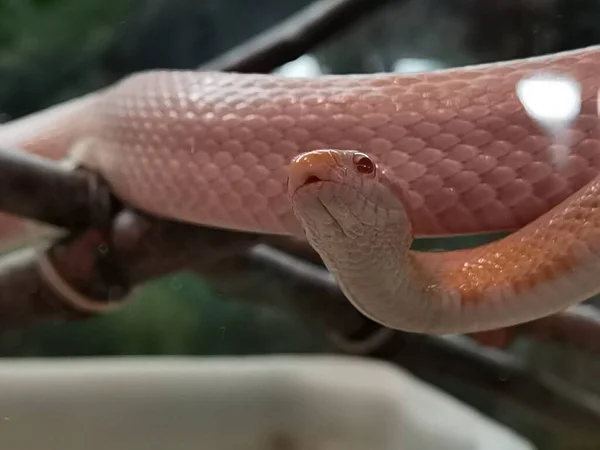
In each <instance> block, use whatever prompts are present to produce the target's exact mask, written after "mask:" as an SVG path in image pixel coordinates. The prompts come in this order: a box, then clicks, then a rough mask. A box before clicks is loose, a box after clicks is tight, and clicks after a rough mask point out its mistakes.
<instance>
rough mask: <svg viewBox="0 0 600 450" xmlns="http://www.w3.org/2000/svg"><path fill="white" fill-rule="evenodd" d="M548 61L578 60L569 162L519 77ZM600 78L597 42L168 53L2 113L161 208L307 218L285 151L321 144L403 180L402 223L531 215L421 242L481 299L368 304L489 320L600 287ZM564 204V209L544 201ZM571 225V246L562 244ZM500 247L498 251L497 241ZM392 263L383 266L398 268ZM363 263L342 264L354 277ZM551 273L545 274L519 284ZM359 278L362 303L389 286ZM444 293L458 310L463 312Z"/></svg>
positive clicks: (117, 187) (474, 321)
mask: <svg viewBox="0 0 600 450" xmlns="http://www.w3.org/2000/svg"><path fill="white" fill-rule="evenodd" d="M540 71H541V72H552V73H558V74H563V75H566V76H569V77H571V78H573V79H575V80H576V81H577V82H578V83H580V85H581V88H582V98H581V100H582V105H581V112H580V114H579V115H578V117H577V118H576V120H575V121H574V123H573V124H572V125H571V128H570V130H569V131H570V148H569V155H568V158H567V162H566V164H565V165H564V167H561V168H559V167H556V166H555V165H553V163H552V161H551V159H552V158H551V156H550V154H549V153H550V150H551V146H552V145H553V140H552V137H551V136H548V134H547V133H546V131H545V130H544V129H543V128H542V127H540V126H539V124H537V123H536V122H535V121H534V120H533V119H532V118H531V117H530V116H529V115H528V114H527V112H526V111H525V109H524V107H523V106H522V104H521V103H520V101H519V99H518V98H517V95H516V88H515V87H516V84H517V83H518V82H519V80H521V79H523V78H524V77H528V76H532V75H536V74H538V73H540ZM599 87H600V47H588V48H584V49H580V50H576V51H569V52H563V53H557V54H553V55H546V56H541V57H534V58H529V59H523V60H515V61H506V62H501V63H494V64H484V65H477V66H470V67H464V68H456V69H446V70H441V71H435V72H430V73H419V74H369V75H330V76H323V77H319V78H314V79H295V78H287V77H282V76H276V75H264V74H235V73H218V72H194V71H164V70H158V71H148V72H142V73H139V74H134V75H131V76H129V77H127V78H126V79H124V80H122V81H120V82H118V83H116V84H115V85H113V86H110V87H108V88H106V89H104V90H102V91H98V92H96V93H93V94H90V95H88V96H86V97H83V98H80V99H76V100H72V101H70V102H67V103H65V104H61V105H58V106H55V107H52V108H49V109H48V110H45V111H42V112H40V113H37V114H34V115H32V116H28V117H25V118H22V119H18V120H15V121H13V122H9V123H7V124H5V125H3V126H2V127H0V143H1V144H2V145H4V146H6V145H15V146H18V147H19V148H20V149H22V150H24V151H29V152H34V153H38V154H41V155H44V156H47V157H50V158H55V159H60V158H65V157H67V156H69V155H70V157H73V158H75V159H77V161H79V162H80V163H81V164H82V165H83V166H85V167H88V168H89V169H91V170H94V171H97V172H99V173H100V174H101V175H102V176H103V177H104V178H105V179H106V180H107V181H108V182H109V183H110V185H111V186H112V188H113V191H114V193H115V194H116V195H117V196H118V197H120V198H121V199H122V200H123V201H124V202H126V203H128V204H130V205H131V206H133V207H136V208H139V209H141V210H143V211H146V212H149V213H152V214H156V215H158V216H161V217H165V218H169V219H175V220H181V221H186V222H191V223H197V224H202V225H207V226H216V227H223V228H229V229H236V230H244V231H251V232H259V233H272V234H291V235H296V236H304V233H305V231H306V230H305V228H304V226H303V224H302V221H301V220H298V217H297V216H296V214H297V213H298V212H299V211H298V210H294V207H293V202H292V201H291V200H290V196H289V195H288V191H287V181H288V174H289V168H290V161H291V160H292V158H294V157H296V156H297V155H299V154H304V153H306V152H311V151H315V150H319V149H337V150H342V151H343V150H354V151H361V152H364V153H365V154H367V155H369V156H370V157H372V158H373V159H374V161H375V162H376V164H377V165H378V167H385V169H386V171H387V172H388V173H389V174H390V176H393V178H394V179H395V180H396V183H397V185H398V186H400V187H401V189H402V192H404V193H405V195H404V196H403V201H402V205H404V207H405V208H406V210H407V211H410V214H409V215H410V227H409V228H405V229H404V231H403V233H404V236H396V237H395V239H400V240H402V242H405V243H409V241H410V239H412V237H413V236H416V237H427V236H439V235H455V234H465V233H481V232H492V231H514V230H517V229H519V228H522V227H524V228H523V229H522V230H520V231H519V234H518V235H519V236H520V237H519V238H518V239H520V240H519V242H520V246H517V245H513V246H512V247H503V246H506V245H508V244H507V241H500V242H499V243H497V244H496V245H497V246H496V247H486V249H487V250H473V253H472V254H469V255H470V256H469V258H466V257H465V254H461V253H456V254H454V253H453V254H437V253H436V254H429V255H421V256H422V258H421V256H419V259H418V260H417V261H416V262H415V264H414V265H413V266H411V267H412V268H413V269H414V270H417V271H419V270H422V272H423V273H422V277H421V275H419V277H421V278H419V279H420V280H421V281H417V282H418V283H422V284H421V286H422V287H423V286H431V285H437V286H442V287H443V288H445V287H451V288H452V289H454V288H455V287H457V286H463V285H465V286H466V287H464V288H462V287H461V288H460V289H458V290H456V289H454V290H453V291H452V292H455V294H453V296H452V298H455V297H457V296H458V297H461V298H462V301H463V303H464V302H471V303H472V304H473V305H475V306H473V308H472V309H470V310H468V311H467V310H459V309H456V310H452V309H447V310H444V309H442V310H438V312H437V313H436V314H438V316H437V317H438V319H437V321H436V320H433V319H432V318H431V315H430V316H427V314H429V313H427V312H426V311H424V312H423V315H422V316H421V318H420V319H418V318H416V319H415V321H413V322H411V324H406V323H401V322H402V321H397V320H393V319H391V318H392V317H397V316H398V315H399V314H401V309H402V299H401V298H398V299H397V301H396V306H390V305H391V303H390V302H389V301H387V302H384V303H383V304H385V305H387V307H386V308H383V309H381V310H380V311H379V312H373V313H372V314H371V315H372V316H373V317H374V318H375V319H376V320H379V321H381V322H382V323H386V324H388V325H390V326H398V327H404V326H408V327H409V328H411V329H415V327H416V328H419V327H421V328H423V329H426V330H432V331H436V330H444V331H445V330H447V329H462V330H467V329H468V330H473V329H486V328H492V327H494V326H497V325H499V324H506V323H508V322H507V314H501V313H499V312H497V311H501V310H502V309H503V308H507V309H508V310H510V311H511V314H508V316H510V320H509V321H512V322H515V321H523V320H528V319H529V318H531V317H533V316H534V315H538V316H539V315H540V314H550V313H552V312H554V311H556V310H557V308H559V307H564V306H565V305H566V304H567V303H573V302H575V301H581V299H583V297H584V296H587V295H588V294H591V293H593V292H595V291H596V288H597V286H598V287H599V288H600V283H597V286H596V283H594V282H593V280H592V279H590V278H589V277H590V273H591V271H592V270H593V269H594V268H595V266H596V265H598V264H600V258H598V257H597V256H595V253H594V251H595V245H596V241H595V239H596V237H595V235H596V233H597V231H596V226H595V215H596V211H597V205H596V199H597V198H598V196H597V194H596V191H597V186H596V184H594V183H593V180H594V179H595V178H596V177H597V176H598V173H599V168H600V122H599V121H598V106H597V97H598V88H599ZM590 182H592V184H589V183H590ZM565 201H566V202H568V205H567V203H565V204H562V203H561V202H565ZM557 205H558V207H559V208H562V209H560V211H559V212H557V213H556V214H558V216H552V215H545V216H544V215H543V214H544V213H547V212H548V211H550V210H552V208H555V207H557ZM540 217H541V219H540ZM535 219H538V220H537V221H535ZM540 220H541V221H540ZM557 221H558V222H557ZM528 224H529V225H528ZM409 235H410V239H409ZM515 235H517V233H516V234H515ZM391 238H392V235H390V239H391ZM405 238H406V239H405ZM508 242H513V243H514V242H516V241H508ZM566 242H569V243H573V245H575V243H576V244H577V248H578V252H576V253H572V252H570V251H567V250H565V248H567V247H568V246H566V245H565V243H566ZM506 248H510V251H507V252H504V253H503V249H506ZM569 248H570V247H569ZM490 249H494V250H495V252H496V253H493V254H498V255H503V256H495V257H493V258H491V256H490V255H492V254H491V253H489V252H490V251H492V250H490ZM584 249H585V250H584ZM477 251H479V253H477ZM457 255H461V256H457ZM476 255H479V257H478V258H475V256H476ZM524 255H526V256H527V257H525V256H524ZM397 256H398V257H400V255H397ZM371 258H375V259H377V255H376V254H373V255H372V256H371ZM411 258H412V256H411ZM455 258H459V259H455ZM461 258H462V259H461ZM473 258H475V259H473ZM362 259H363V260H364V259H365V258H362ZM450 260H453V261H454V260H455V261H462V263H464V262H465V261H468V262H469V263H468V264H467V265H464V264H463V265H462V266H460V265H457V264H450V265H448V264H447V263H446V261H450ZM400 262H401V261H398V262H397V264H399V263H400ZM365 263H366V261H363V263H362V264H363V266H361V267H363V268H364V264H365ZM544 264H546V265H544ZM548 264H549V266H548ZM397 267H398V266H397V265H396V266H394V268H390V269H389V270H388V271H387V272H382V274H383V273H385V274H386V276H387V277H388V279H395V278H398V277H400V276H401V274H400V273H393V271H392V269H395V268H397ZM542 267H543V270H542ZM361 273H367V272H366V271H363V272H361ZM403 273H405V272H403ZM432 274H436V275H435V283H432V282H431V276H432ZM542 274H543V275H542ZM355 276H356V274H349V275H348V276H346V277H344V276H343V275H341V277H342V278H345V279H346V282H345V284H346V285H347V286H352V283H353V282H352V279H353V278H352V277H355ZM348 277H350V278H348ZM394 277H395V278H394ZM582 277H583V278H585V280H587V281H586V282H583V281H582ZM586 277H587V278H586ZM380 278H381V277H380ZM363 280H364V279H363ZM379 281H381V280H379ZM379 281H377V282H375V280H373V283H374V284H379V285H380V283H379ZM413 281H414V279H413ZM492 282H498V283H501V284H502V286H504V288H505V289H509V290H510V289H512V290H513V291H515V292H516V293H517V294H516V295H515V296H514V298H515V299H516V300H515V302H517V301H519V302H521V306H520V307H516V306H514V305H513V306H511V305H504V303H503V299H505V298H507V296H506V295H505V294H504V293H497V294H494V295H491V294H490V295H487V294H486V295H481V292H486V291H485V290H483V291H482V290H481V289H479V288H480V287H481V283H492ZM536 283H537V284H536ZM540 283H541V285H544V287H545V290H538V289H533V290H531V289H529V290H527V289H525V291H523V290H522V288H523V287H524V286H527V285H536V286H537V285H538V284H540ZM446 285H448V286H446ZM559 287H560V288H559ZM571 288H572V289H573V290H572V291H570V290H569V289H571ZM364 289H367V291H366V292H362V293H361V294H360V296H361V297H363V298H366V299H367V300H365V301H366V302H367V303H369V302H375V300H373V299H376V298H379V297H381V296H382V295H383V294H382V293H381V292H380V291H379V290H377V289H372V290H371V291H369V289H368V287H365V288H364ZM364 289H363V291H364ZM378 289H379V288H378ZM452 289H450V290H452ZM547 291H550V294H551V295H550V296H549V297H547V296H546V292H547ZM386 292H388V293H389V292H395V291H394V290H393V289H391V288H390V289H389V290H388V291H386ZM403 292H404V291H403ZM502 292H504V291H502ZM404 293H405V294H406V292H404ZM491 297H493V298H494V299H495V300H492V299H491ZM510 298H513V297H510ZM444 301H447V300H446V299H445V297H443V298H442V302H444ZM392 303H393V302H392ZM367 309H368V308H367ZM475 310H477V312H475ZM440 311H455V313H452V314H450V316H451V317H454V318H450V319H445V318H444V317H443V314H442V317H440V316H439V314H440ZM461 311H462V312H461ZM498 314H499V315H498ZM456 315H459V316H460V320H459V319H456V318H455V316H456ZM500 316H502V318H503V319H502V320H501V319H497V320H496V319H495V317H500ZM419 321H420V322H419ZM418 323H421V325H418ZM434 323H435V324H437V325H435V324H434ZM446 325H448V326H446ZM457 327H458V328H457Z"/></svg>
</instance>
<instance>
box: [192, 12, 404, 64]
mask: <svg viewBox="0 0 600 450" xmlns="http://www.w3.org/2000/svg"><path fill="white" fill-rule="evenodd" d="M397 1H398V0H396V2H397ZM386 3H391V0H319V1H316V2H314V3H312V4H310V5H308V6H307V7H306V8H304V9H302V10H301V11H299V12H298V13H296V14H294V15H293V16H291V17H290V18H289V19H287V20H285V21H283V22H282V23H280V24H278V25H276V26H274V27H272V28H271V29H269V30H267V31H266V32H263V33H261V34H259V35H258V36H256V37H255V38H253V39H251V40H249V41H248V42H246V43H244V44H242V45H240V46H238V47H235V48H233V49H232V50H230V51H228V52H226V53H225V54H223V55H221V56H219V57H217V58H215V59H214V60H212V61H209V62H208V63H205V64H202V65H201V66H200V70H226V71H231V72H260V73H268V72H271V71H272V70H274V69H276V68H277V67H279V66H281V65H283V64H285V63H287V62H289V61H292V60H294V59H296V58H298V57H300V56H302V55H304V54H305V53H307V52H309V51H310V50H312V49H313V48H314V47H316V46H317V45H319V44H321V43H323V42H325V41H326V40H327V39H330V38H332V37H333V36H335V35H336V34H338V33H339V32H341V31H343V30H344V29H347V28H349V27H350V26H352V25H354V24H355V23H356V22H358V21H359V20H361V19H363V18H364V17H365V15H366V14H368V13H371V12H374V11H375V10H376V9H377V8H379V7H381V6H382V5H385V4H386Z"/></svg>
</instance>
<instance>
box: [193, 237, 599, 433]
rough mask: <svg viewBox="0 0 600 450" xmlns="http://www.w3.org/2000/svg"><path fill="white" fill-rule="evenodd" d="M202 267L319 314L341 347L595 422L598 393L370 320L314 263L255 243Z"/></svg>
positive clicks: (253, 292)
mask: <svg viewBox="0 0 600 450" xmlns="http://www.w3.org/2000/svg"><path fill="white" fill-rule="evenodd" d="M203 275H204V276H206V277H207V278H208V279H209V280H210V282H211V283H212V284H213V286H214V287H215V288H216V289H217V290H218V291H219V292H222V293H225V294H227V295H229V296H232V297H234V298H238V299H241V300H247V301H251V302H264V301H265V299H278V300H274V301H275V302H277V303H276V305H278V306H280V307H287V309H291V310H293V311H297V312H301V313H302V314H303V315H304V316H306V317H308V318H310V319H312V320H315V319H316V320H318V322H319V323H321V324H323V325H325V327H326V328H327V329H330V330H335V332H334V333H335V336H334V339H333V342H337V343H338V344H339V345H338V350H339V351H342V352H345V353H353V354H360V355H362V356H368V357H374V358H378V359H384V360H388V361H393V362H395V363H397V364H399V365H402V366H404V367H406V368H407V369H408V370H410V371H412V372H413V373H415V374H417V375H418V376H420V377H422V378H424V379H428V380H430V381H433V380H435V379H436V378H439V377H440V374H443V376H442V377H443V378H449V379H454V380H455V381H459V382H461V383H467V384H469V385H471V386H474V387H477V388H479V389H482V390H485V391H487V392H489V393H492V394H494V395H495V396H496V397H499V398H502V399H505V400H508V401H511V402H513V403H517V404H519V405H520V406H521V407H525V408H527V409H530V410H533V411H534V412H535V413H536V414H537V415H539V416H542V417H544V418H546V419H551V420H554V421H556V422H557V423H559V424H561V425H563V426H564V425H567V424H568V426H573V427H575V428H578V429H585V430H586V431H588V432H589V431H592V432H594V431H597V430H598V426H599V425H600V399H595V398H594V397H592V396H591V395H590V394H589V393H584V392H581V391H579V390H577V389H574V388H572V387H570V386H568V385H567V384H566V383H564V382H562V381H560V380H559V379H558V378H556V377H553V376H550V375H546V374H536V373H531V372H530V371H528V369H527V368H526V367H525V366H524V365H522V364H520V363H519V362H517V361H516V360H515V359H514V358H512V357H509V356H508V355H504V354H501V353H500V352H497V351H493V350H490V349H485V348H482V347H481V346H478V345H476V344H475V343H473V342H470V341H466V342H465V340H460V339H457V340H450V339H446V338H443V337H437V336H426V335H419V334H410V333H403V332H397V331H392V330H387V329H385V328H383V327H381V326H379V325H377V324H375V323H373V322H372V321H370V320H369V319H367V318H365V317H364V316H362V315H361V314H360V313H359V312H358V311H357V310H356V309H355V308H353V307H352V306H351V304H350V303H349V302H348V301H347V300H346V298H345V297H344V295H343V294H342V292H341V291H340V290H339V289H338V287H337V284H336V283H335V281H334V279H333V278H332V277H331V275H330V274H329V273H328V272H327V271H325V270H324V269H321V268H320V267H319V266H317V265H314V264H311V263H306V262H304V261H302V260H298V259H295V258H293V257H291V256H289V255H287V254H285V253H282V252H279V251H277V250H273V249H271V248H269V247H266V246H263V245H258V246H254V247H253V248H252V249H251V251H249V252H246V253H245V254H243V255H240V256H238V257H234V258H230V259H226V260H222V261H221V263H220V264H217V265H213V266H211V267H207V268H206V270H205V271H204V272H203ZM232 278H234V279H235V280H236V282H235V283H231V281H230V280H231V279H232ZM281 280H285V282H281ZM437 381H439V380H437Z"/></svg>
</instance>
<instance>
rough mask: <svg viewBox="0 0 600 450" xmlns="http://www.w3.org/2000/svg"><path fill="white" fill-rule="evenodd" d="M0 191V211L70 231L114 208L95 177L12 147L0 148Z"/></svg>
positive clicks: (103, 215)
mask: <svg viewBox="0 0 600 450" xmlns="http://www.w3.org/2000/svg"><path fill="white" fill-rule="evenodd" d="M0 145H1V144H0ZM0 192H1V193H2V195H1V196H0V211H3V212H5V213H9V214H12V215H14V216H20V217H22V218H27V219H31V220H35V221H38V222H44V223H46V224H48V225H54V226H56V227H61V228H67V229H69V230H73V231H77V230H83V229H85V228H88V227H90V226H95V225H97V224H98V220H99V219H100V218H101V216H102V217H103V218H104V220H106V219H109V218H110V217H109V216H110V215H111V214H112V213H114V210H115V207H114V206H113V203H114V199H112V198H111V194H110V191H109V189H108V187H107V186H105V185H104V184H103V183H102V182H100V181H99V180H98V179H97V177H95V176H93V175H92V174H90V173H88V172H85V171H79V170H75V169H74V168H73V167H67V165H66V164H57V163H56V162H54V161H51V160H48V159H46V158H42V157H40V156H37V155H34V154H30V153H25V152H22V151H19V150H16V149H15V150H12V149H3V148H0Z"/></svg>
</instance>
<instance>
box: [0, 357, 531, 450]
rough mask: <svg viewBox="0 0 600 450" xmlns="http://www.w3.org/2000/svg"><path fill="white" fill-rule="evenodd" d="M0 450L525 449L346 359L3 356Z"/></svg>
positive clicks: (464, 409) (408, 384)
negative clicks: (58, 357)
mask: <svg viewBox="0 0 600 450" xmlns="http://www.w3.org/2000/svg"><path fill="white" fill-rule="evenodd" d="M0 413H1V415H0V449H2V450H159V449H160V450H204V449H206V450H342V449H343V450H506V449H510V450H531V449H533V448H534V447H533V446H532V445H531V444H530V443H528V442H527V441H526V440H524V439H523V438H521V437H519V436H517V435H516V434H515V433H513V432H512V431H510V430H509V429H507V428H505V427H504V426H501V425H499V424H497V423H495V422H493V421H491V420H489V419H488V418H486V417H484V416H483V415H481V414H480V413H478V412H476V411H475V410H473V409H471V408H470V407H468V406H466V405H464V404H462V403H461V402H459V401H457V400H456V399H454V398H453V397H451V396H449V395H447V394H445V393H443V392H442V391H440V390H438V389H436V388H434V387H432V386H430V385H428V384H426V383H423V382H421V381H419V380H418V379H416V378H414V377H413V376H411V375H408V374H407V373H405V372H403V371H401V370H399V369H398V368H396V367H395V366H392V365H388V364H386V363H381V362H375V361H370V360H363V359H359V358H344V357H312V356H308V357H245V358H193V359H179V358H152V359H140V358H131V359H104V358H102V359H92V360H90V359H83V360H25V361H23V360H21V361H18V360H5V361H4V362H2V363H0Z"/></svg>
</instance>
